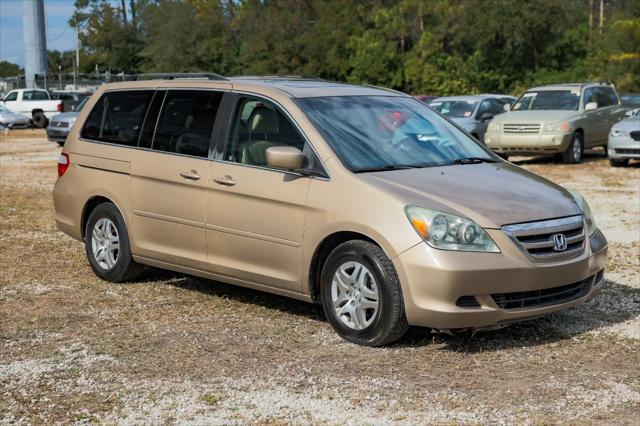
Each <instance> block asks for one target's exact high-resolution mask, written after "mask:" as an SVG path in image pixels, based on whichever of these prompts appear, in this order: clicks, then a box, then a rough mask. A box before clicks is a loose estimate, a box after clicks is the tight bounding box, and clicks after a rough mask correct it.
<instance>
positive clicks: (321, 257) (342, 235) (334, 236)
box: [308, 230, 388, 303]
mask: <svg viewBox="0 0 640 426" xmlns="http://www.w3.org/2000/svg"><path fill="white" fill-rule="evenodd" d="M352 240H362V241H368V242H370V243H372V244H375V245H376V246H378V247H380V248H382V250H383V251H384V247H383V246H382V245H381V244H379V243H378V242H377V241H376V240H374V239H373V238H371V237H370V236H368V235H365V234H363V233H360V232H356V231H346V230H345V231H336V232H333V233H331V234H329V235H327V236H326V237H324V238H323V239H322V241H320V243H319V244H318V245H317V246H316V248H315V250H314V252H313V256H312V257H311V263H310V265H309V283H308V291H309V297H310V298H311V300H312V301H313V302H314V303H319V301H320V275H321V273H322V268H323V266H324V264H325V262H326V260H327V258H328V257H329V254H330V253H331V251H333V249H335V248H336V247H338V246H339V245H340V244H342V243H344V242H347V241H352ZM387 256H388V254H387Z"/></svg>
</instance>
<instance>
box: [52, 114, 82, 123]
mask: <svg viewBox="0 0 640 426" xmlns="http://www.w3.org/2000/svg"><path fill="white" fill-rule="evenodd" d="M77 116H78V112H77V111H72V112H63V113H62V114H56V115H54V116H53V117H51V121H62V122H65V121H66V122H69V121H72V120H75V118H76V117H77Z"/></svg>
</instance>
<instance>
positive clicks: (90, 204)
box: [80, 195, 129, 240]
mask: <svg viewBox="0 0 640 426" xmlns="http://www.w3.org/2000/svg"><path fill="white" fill-rule="evenodd" d="M104 203H111V204H113V205H114V206H115V208H116V209H117V210H118V212H119V213H120V216H122V218H123V220H125V225H126V226H127V228H129V226H128V224H127V223H126V218H125V216H124V214H122V209H121V208H120V207H119V206H118V204H117V203H116V202H115V201H113V200H112V199H111V198H109V197H106V196H104V195H94V196H92V197H90V198H89V199H88V200H87V201H86V202H85V203H84V206H83V207H82V215H81V216H80V235H81V236H82V239H83V240H84V236H85V228H86V227H87V221H88V220H89V216H90V215H91V212H92V211H94V210H95V208H96V207H98V206H99V205H100V204H104Z"/></svg>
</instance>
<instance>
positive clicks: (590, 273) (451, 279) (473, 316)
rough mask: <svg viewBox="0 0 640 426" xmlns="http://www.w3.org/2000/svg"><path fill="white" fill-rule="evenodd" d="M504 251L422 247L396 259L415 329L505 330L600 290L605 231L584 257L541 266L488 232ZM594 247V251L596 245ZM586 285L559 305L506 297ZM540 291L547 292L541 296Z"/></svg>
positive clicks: (495, 233)
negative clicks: (470, 303) (468, 300)
mask: <svg viewBox="0 0 640 426" xmlns="http://www.w3.org/2000/svg"><path fill="white" fill-rule="evenodd" d="M487 232H488V233H489V234H490V236H491V238H492V239H493V240H494V241H495V242H496V244H498V246H499V247H500V248H501V250H502V253H470V252H456V251H445V250H436V249H433V248H430V247H429V246H428V245H427V244H425V243H420V244H418V245H416V246H414V247H412V248H411V249H409V250H407V251H405V252H404V253H402V254H400V255H399V256H398V257H396V258H395V259H394V263H395V266H396V270H397V271H398V275H399V277H400V282H401V284H402V289H403V296H404V302H405V310H406V315H407V320H408V322H409V324H411V325H417V326H423V327H430V328H434V329H439V330H452V329H468V328H473V329H487V328H499V327H501V326H504V325H506V324H509V323H512V322H517V321H523V320H528V319H532V318H536V317H539V316H542V315H546V314H549V313H551V312H555V311H558V310H563V309H567V308H571V307H573V306H576V305H579V304H580V303H583V302H585V301H587V300H589V299H591V298H593V297H594V296H595V295H596V294H598V293H599V292H600V289H601V287H602V285H603V284H604V278H603V270H604V266H605V263H606V257H607V254H606V253H607V243H606V239H605V238H604V235H602V234H601V233H600V232H599V231H598V232H596V233H595V234H594V235H593V236H592V237H591V238H592V239H593V238H594V237H596V236H598V238H599V241H598V242H597V243H598V244H597V246H596V244H593V243H592V244H586V247H585V251H584V252H583V253H582V254H581V255H580V256H578V257H575V258H572V259H568V260H565V261H558V262H550V263H535V262H533V261H532V260H530V259H529V258H528V257H527V256H526V255H525V254H524V253H523V252H522V251H521V249H520V248H518V247H517V246H516V245H515V244H514V243H513V242H512V241H511V240H510V239H509V237H508V236H507V235H506V234H505V233H504V232H502V231H501V230H487ZM592 245H593V246H594V249H592V247H591V246H592ZM581 283H582V284H583V287H581V289H582V291H581V292H577V293H573V295H575V297H574V298H570V299H568V300H567V299H560V300H561V301H560V302H557V303H554V300H557V299H554V300H551V299H549V298H547V299H542V300H545V301H546V302H547V303H541V304H538V305H536V304H533V305H528V306H526V307H515V308H514V307H513V306H512V305H510V306H509V307H507V308H501V307H500V306H499V304H500V305H501V306H504V304H503V303H501V299H500V297H504V296H503V295H509V297H513V298H516V299H517V298H518V297H520V296H519V295H516V293H521V294H533V293H539V294H540V295H544V294H549V292H553V290H550V289H555V288H558V287H560V288H561V290H562V289H563V288H566V287H567V286H571V285H578V284H581ZM538 290H543V291H540V292H538ZM468 296H472V297H474V298H475V300H477V305H478V306H475V307H461V306H459V304H456V302H458V303H459V300H462V299H460V298H463V297H468Z"/></svg>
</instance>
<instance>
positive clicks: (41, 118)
mask: <svg viewBox="0 0 640 426" xmlns="http://www.w3.org/2000/svg"><path fill="white" fill-rule="evenodd" d="M31 121H33V125H34V126H36V127H38V128H40V129H44V128H45V127H47V124H49V120H47V117H46V116H45V115H44V113H42V112H36V113H35V114H33V117H32V119H31Z"/></svg>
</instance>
